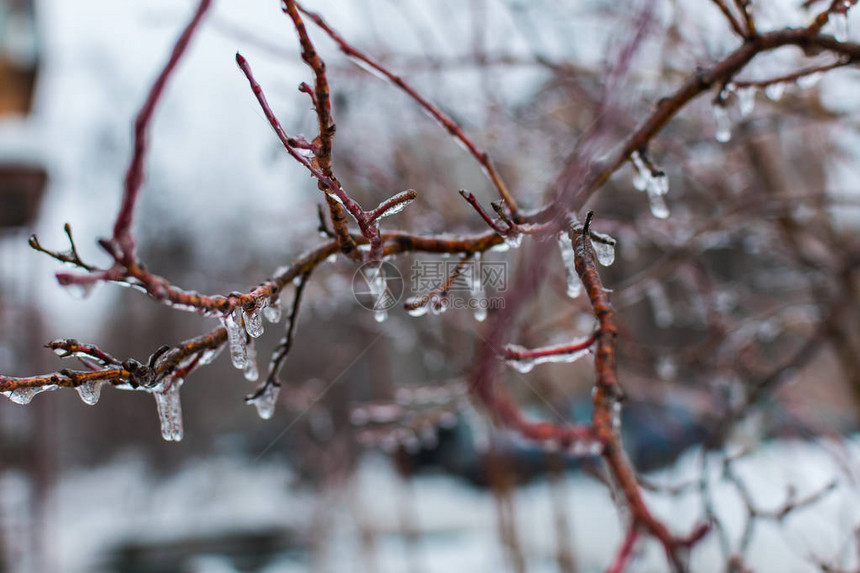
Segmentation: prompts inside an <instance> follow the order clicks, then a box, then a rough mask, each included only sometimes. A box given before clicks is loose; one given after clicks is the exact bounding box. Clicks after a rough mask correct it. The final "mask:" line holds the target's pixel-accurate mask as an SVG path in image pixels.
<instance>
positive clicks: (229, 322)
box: [221, 308, 248, 370]
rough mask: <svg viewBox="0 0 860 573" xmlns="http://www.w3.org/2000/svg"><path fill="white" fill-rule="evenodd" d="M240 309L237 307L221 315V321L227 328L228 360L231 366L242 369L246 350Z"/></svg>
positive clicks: (246, 355) (246, 358)
mask: <svg viewBox="0 0 860 573" xmlns="http://www.w3.org/2000/svg"><path fill="white" fill-rule="evenodd" d="M241 320H242V311H241V310H239V309H238V308H237V309H236V310H234V311H233V312H231V313H230V314H227V315H225V316H222V317H221V323H222V324H223V325H224V328H226V329H227V341H228V343H229V344H230V361H231V362H233V366H234V367H235V368H238V369H239V370H242V369H244V368H245V363H246V362H247V360H248V351H247V349H246V348H245V332H244V330H243V329H242V325H241V324H240V322H241Z"/></svg>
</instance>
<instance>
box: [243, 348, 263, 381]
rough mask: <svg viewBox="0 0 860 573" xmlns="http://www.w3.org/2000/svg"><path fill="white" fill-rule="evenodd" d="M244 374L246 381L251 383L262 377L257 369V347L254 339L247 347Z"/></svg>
mask: <svg viewBox="0 0 860 573" xmlns="http://www.w3.org/2000/svg"><path fill="white" fill-rule="evenodd" d="M242 373H243V374H244V375H245V380H247V381H249V382H256V381H257V379H258V378H259V377H260V371H259V370H258V369H257V347H256V346H255V345H254V339H253V338H252V339H251V340H249V341H248V344H247V346H245V367H244V368H243V369H242Z"/></svg>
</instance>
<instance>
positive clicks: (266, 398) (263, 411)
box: [248, 382, 281, 420]
mask: <svg viewBox="0 0 860 573" xmlns="http://www.w3.org/2000/svg"><path fill="white" fill-rule="evenodd" d="M280 391H281V387H280V386H278V385H277V384H270V383H268V382H267V383H266V385H265V387H264V388H263V392H262V394H260V395H259V396H257V397H256V398H251V399H249V400H248V403H249V404H253V405H254V408H256V409H257V415H258V416H260V417H261V418H262V419H264V420H269V419H271V417H272V416H273V415H274V414H275V404H276V403H277V402H278V393H279V392H280Z"/></svg>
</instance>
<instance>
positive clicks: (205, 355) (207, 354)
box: [198, 344, 224, 366]
mask: <svg viewBox="0 0 860 573" xmlns="http://www.w3.org/2000/svg"><path fill="white" fill-rule="evenodd" d="M223 351H224V345H223V344H221V345H220V346H218V347H217V348H212V349H210V350H204V351H203V352H202V353H201V354H200V361H199V362H198V364H199V365H200V366H205V365H207V364H211V363H212V362H214V361H215V359H216V358H218V356H219V355H220V354H221V352H223Z"/></svg>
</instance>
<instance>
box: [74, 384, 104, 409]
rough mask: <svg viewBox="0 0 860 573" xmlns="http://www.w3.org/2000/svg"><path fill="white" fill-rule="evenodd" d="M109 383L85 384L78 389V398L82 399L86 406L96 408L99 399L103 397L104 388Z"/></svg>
mask: <svg viewBox="0 0 860 573" xmlns="http://www.w3.org/2000/svg"><path fill="white" fill-rule="evenodd" d="M106 382H107V380H90V381H89V382H84V383H83V384H81V385H80V386H78V387H77V388H75V389H76V390H77V391H78V396H80V397H81V400H83V402H84V404H89V405H90V406H95V405H96V404H97V403H98V401H99V397H101V393H102V386H103V385H104V384H105V383H106Z"/></svg>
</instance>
